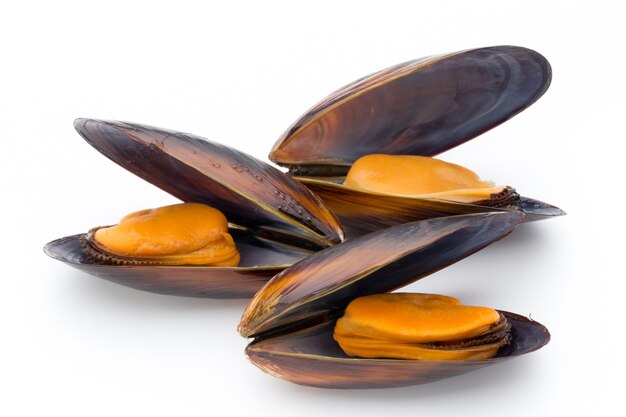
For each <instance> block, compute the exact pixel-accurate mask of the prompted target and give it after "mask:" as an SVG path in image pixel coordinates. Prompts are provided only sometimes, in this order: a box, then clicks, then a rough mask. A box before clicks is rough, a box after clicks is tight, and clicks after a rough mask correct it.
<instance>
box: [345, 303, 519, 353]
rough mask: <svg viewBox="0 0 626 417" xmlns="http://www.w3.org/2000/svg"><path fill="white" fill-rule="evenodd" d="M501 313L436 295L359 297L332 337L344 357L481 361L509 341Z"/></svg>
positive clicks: (506, 325)
mask: <svg viewBox="0 0 626 417" xmlns="http://www.w3.org/2000/svg"><path fill="white" fill-rule="evenodd" d="M509 331H510V326H509V324H508V323H507V320H506V318H505V317H504V315H503V314H501V313H499V312H498V311H496V310H494V309H492V308H488V307H475V306H466V305H463V304H461V302H460V301H459V300H457V299H456V298H453V297H448V296H443V295H436V294H409V293H387V294H375V295H369V296H366V297H359V298H357V299H355V300H353V301H352V302H351V303H350V304H349V305H348V307H347V308H346V311H345V314H344V316H343V317H342V318H340V319H339V320H337V324H336V325H335V331H334V334H333V337H334V339H335V340H336V341H337V343H339V346H340V347H341V349H342V350H343V351H344V352H345V353H346V354H347V355H349V356H357V357H361V358H395V359H414V360H439V361H440V360H484V359H489V358H491V357H493V356H495V354H496V353H497V352H498V350H499V349H500V348H501V347H502V346H504V345H506V344H507V343H508V342H509V339H510V335H509Z"/></svg>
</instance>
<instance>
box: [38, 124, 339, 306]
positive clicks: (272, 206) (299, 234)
mask: <svg viewBox="0 0 626 417" xmlns="http://www.w3.org/2000/svg"><path fill="white" fill-rule="evenodd" d="M75 127H76V129H77V130H78V132H79V133H80V134H81V135H82V136H83V138H84V139H85V140H86V141H87V142H89V143H90V144H91V145H92V146H93V147H94V148H96V149H97V150H98V151H100V152H101V153H103V154H104V155H105V156H107V157H108V158H110V159H111V160H113V161H114V162H116V163H118V164H119V165H121V166H122V167H124V168H126V169H128V170H129V171H131V172H132V173H134V174H136V175H138V176H140V177H141V178H143V179H145V180H147V181H149V182H151V183H152V184H154V185H156V186H158V187H159V188H161V189H163V190H165V191H166V192H168V193H170V194H172V195H173V196H175V197H177V198H179V199H180V200H182V201H184V202H189V203H202V204H201V205H208V206H211V207H214V208H215V209H217V210H219V211H220V212H221V213H223V214H224V215H225V216H226V219H228V222H229V228H228V230H221V229H224V228H225V222H226V220H225V219H224V218H222V217H220V218H219V219H220V220H219V222H218V223H220V230H219V233H218V234H219V236H220V240H219V241H218V244H219V245H221V246H220V247H222V248H223V249H224V250H225V252H224V253H229V254H230V256H229V257H230V258H231V260H232V259H234V258H233V257H234V256H235V255H234V253H230V252H229V251H231V249H232V248H231V247H230V246H231V245H230V244H229V242H230V241H231V240H232V243H234V245H233V246H235V247H236V248H237V250H238V256H239V257H240V261H239V262H238V266H234V264H233V263H230V264H223V263H222V264H220V263H219V262H218V264H217V265H214V266H206V265H191V264H192V263H193V262H191V261H190V260H189V259H190V258H184V259H186V260H183V261H182V262H178V264H173V263H171V262H169V261H168V262H161V261H160V260H159V261H158V262H155V261H154V259H153V260H152V261H147V262H146V261H145V259H138V256H132V255H131V256H128V255H127V254H124V253H122V254H121V257H120V256H118V255H119V254H118V253H113V255H114V256H110V255H111V251H109V253H108V254H105V255H101V256H99V255H98V254H97V253H95V254H94V252H93V251H94V250H100V249H102V247H103V246H106V245H105V244H104V242H103V241H101V242H98V241H97V240H94V236H95V235H96V234H97V232H92V233H90V234H81V235H75V236H68V237H65V238H61V239H58V240H55V241H53V242H50V243H48V244H47V245H46V246H45V248H44V250H45V252H46V253H47V254H48V255H50V256H51V257H53V258H55V259H58V260H60V261H63V262H66V263H68V264H70V265H71V266H74V267H76V268H78V269H80V270H83V271H85V272H88V273H91V274H93V275H96V276H99V277H101V278H105V279H108V280H111V281H114V282H117V283H120V284H123V285H127V286H130V287H133V288H137V289H141V290H147V291H152V292H157V293H163V294H172V295H185V296H197V297H214V298H248V297H251V296H252V295H254V293H255V292H256V291H257V290H258V289H259V288H261V287H262V285H263V284H264V283H265V282H267V280H268V279H269V278H270V277H271V276H273V275H274V274H276V273H277V272H278V271H280V270H282V269H284V268H285V267H287V266H289V265H291V264H293V263H294V262H296V261H298V260H300V259H303V258H304V257H306V256H308V255H309V254H311V253H312V252H313V251H315V250H319V249H320V248H322V247H327V246H330V245H333V244H335V243H338V242H340V241H342V240H343V231H342V228H341V225H340V224H339V222H338V221H337V220H336V218H335V217H334V215H333V214H332V213H331V212H330V210H329V209H328V208H326V207H325V205H324V204H323V203H322V202H321V200H320V199H319V198H318V197H317V196H315V195H314V194H313V193H311V192H310V191H309V190H308V189H307V188H306V187H305V186H303V185H302V184H300V183H299V182H297V181H295V180H294V179H292V178H291V177H290V176H288V175H286V174H284V173H282V172H280V171H279V170H277V169H275V168H273V167H271V166H270V165H268V164H266V163H264V162H262V161H259V160H257V159H255V158H253V157H251V156H249V155H246V154H245V153H243V152H240V151H237V150H235V149H232V148H229V147H227V146H224V145H221V144H217V143H213V142H210V141H207V140H206V139H203V138H200V137H198V136H194V135H190V134H186V133H179V132H175V131H171V130H166V129H160V128H155V127H150V126H144V125H139V124H134V123H125V122H116V121H101V120H91V119H78V120H76V122H75ZM181 206H184V205H181ZM177 207H178V206H177ZM167 210H170V209H166V211H167ZM202 210H207V209H202ZM210 210H213V209H210ZM170 211H171V210H170ZM176 211H181V210H179V209H176ZM192 211H193V210H192ZM147 212H151V213H153V212H156V211H142V212H139V213H135V214H133V215H130V217H132V218H135V217H136V216H144V215H145V214H146V213H147ZM158 213H162V212H158ZM160 215H161V214H159V216H160ZM185 216H187V215H185ZM127 217H129V216H127ZM148 217H149V216H148ZM142 221H143V219H142ZM168 221H169V220H168ZM194 221H195V220H194ZM190 222H191V223H190ZM170 223H173V224H176V227H177V228H178V229H180V228H181V227H184V225H185V224H189V225H191V226H190V227H192V228H197V227H198V224H199V223H193V222H192V221H191V220H189V218H186V220H185V221H182V222H179V220H174V221H171V222H170ZM156 229H160V230H161V229H162V224H159V225H158V226H156ZM156 229H155V230H156ZM133 233H134V231H133ZM150 233H152V234H154V232H150ZM181 233H182V232H180V231H179V232H178V234H181ZM167 239H169V237H168V238H167ZM121 240H122V241H123V242H122V245H121V246H122V247H126V246H128V245H129V244H130V243H132V242H130V241H128V239H127V238H126V237H124V238H122V239H121ZM109 241H110V240H109ZM81 242H82V243H81ZM85 242H87V245H85ZM199 242H201V244H202V246H206V243H207V242H204V241H202V240H200V241H199ZM167 245H169V241H168V243H167ZM191 246H193V245H191ZM205 249H206V247H205ZM119 251H120V250H117V252H119ZM112 252H116V251H115V250H113V251H112ZM122 252H123V251H122ZM194 256H195V255H194ZM120 259H121V260H120ZM159 259H160V258H159Z"/></svg>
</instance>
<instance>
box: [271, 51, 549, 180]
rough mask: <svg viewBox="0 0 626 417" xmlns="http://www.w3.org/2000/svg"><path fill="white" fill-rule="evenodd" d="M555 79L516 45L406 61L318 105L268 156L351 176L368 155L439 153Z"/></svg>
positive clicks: (512, 111) (540, 60)
mask: <svg viewBox="0 0 626 417" xmlns="http://www.w3.org/2000/svg"><path fill="white" fill-rule="evenodd" d="M551 78H552V70H551V68H550V64H549V63H548V61H547V60H546V59H545V58H544V57H543V56H542V55H540V54H539V53H537V52H535V51H533V50H530V49H527V48H521V47H517V46H494V47H488V48H478V49H470V50H466V51H461V52H455V53H451V54H445V55H438V56H431V57H426V58H420V59H417V60H414V61H409V62H405V63H403V64H399V65H396V66H393V67H390V68H387V69H385V70H382V71H380V72H377V73H375V74H372V75H370V76H368V77H364V78H362V79H360V80H357V81H355V82H353V83H352V84H349V85H347V86H345V87H343V88H341V89H339V90H337V91H336V92H334V93H332V94H331V95H330V96H328V97H327V98H326V99H324V100H322V101H321V102H320V103H318V104H317V105H315V106H313V108H311V109H310V110H309V111H308V112H307V113H305V114H304V115H303V116H301V117H300V118H299V119H298V120H297V121H296V122H295V123H294V124H293V125H292V126H291V127H290V128H289V129H288V130H287V131H286V132H285V133H284V134H283V135H282V136H281V137H280V138H279V139H278V141H277V142H276V144H275V145H274V147H273V148H272V151H271V153H270V159H271V160H272V161H274V162H276V163H278V164H280V165H285V166H289V167H292V168H293V169H294V170H298V169H299V168H302V169H304V170H307V168H308V169H315V168H319V170H318V171H326V170H329V169H330V168H329V167H330V166H334V167H344V173H345V172H346V171H345V169H347V167H349V166H350V165H351V164H352V163H353V162H354V161H355V160H356V159H358V158H359V157H361V156H363V155H369V154H374V153H386V154H394V155H423V156H434V155H437V154H439V153H441V152H443V151H446V150H448V149H451V148H453V147H455V146H457V145H460V144H462V143H464V142H466V141H468V140H470V139H472V138H473V137H475V136H478V135H480V134H481V133H483V132H485V131H487V130H489V129H491V128H493V127H495V126H497V125H499V124H500V123H502V122H504V121H506V120H507V119H509V118H511V117H513V116H514V115H516V114H517V113H519V112H520V111H522V110H524V109H525V108H527V107H528V106H530V105H531V104H532V103H534V102H535V101H536V100H537V99H538V98H539V97H541V96H542V95H543V93H545V91H546V90H547V89H548V87H549V85H550V81H551ZM335 172H336V171H335ZM325 175H328V173H326V174H325Z"/></svg>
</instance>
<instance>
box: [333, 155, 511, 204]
mask: <svg viewBox="0 0 626 417" xmlns="http://www.w3.org/2000/svg"><path fill="white" fill-rule="evenodd" d="M343 184H344V185H345V186H347V187H351V188H355V189H358V190H364V191H368V192H375V193H380V194H385V195H390V196H403V197H419V198H425V199H438V200H446V201H455V202H459V203H473V204H481V203H482V204H484V205H490V206H492V205H493V203H495V204H497V203H498V202H501V201H502V200H503V198H505V199H506V200H510V199H511V198H515V197H516V196H517V194H516V193H515V190H514V189H513V188H512V187H506V186H496V185H494V184H493V183H491V182H487V181H482V180H481V179H480V178H479V177H478V175H477V174H476V173H474V172H473V171H471V170H469V169H467V168H465V167H462V166H460V165H456V164H452V163H449V162H445V161H442V160H440V159H436V158H430V157H425V156H417V155H384V154H372V155H366V156H363V157H361V158H359V159H358V160H357V161H356V162H355V163H354V164H353V165H352V167H351V168H350V171H348V174H347V176H346V178H345V180H344V183H343ZM517 197H519V196H517Z"/></svg>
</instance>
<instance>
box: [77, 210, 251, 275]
mask: <svg viewBox="0 0 626 417" xmlns="http://www.w3.org/2000/svg"><path fill="white" fill-rule="evenodd" d="M82 243H83V247H84V248H85V250H86V251H87V252H88V255H89V256H90V257H92V258H94V259H96V260H99V261H102V262H108V263H111V264H118V265H212V266H237V264H239V258H240V256H239V252H237V247H236V246H235V242H234V241H233V238H232V236H231V235H230V234H228V221H227V220H226V217H224V215H223V214H222V213H221V212H220V211H219V210H216V209H214V208H212V207H209V206H207V205H205V204H199V203H183V204H175V205H171V206H166V207H159V208H156V209H149V210H142V211H138V212H135V213H131V214H129V215H127V216H125V217H124V218H123V219H122V220H120V222H119V223H118V224H116V225H115V226H110V227H97V228H94V229H92V230H91V231H89V233H87V235H86V236H85V238H84V239H83V240H82Z"/></svg>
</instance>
